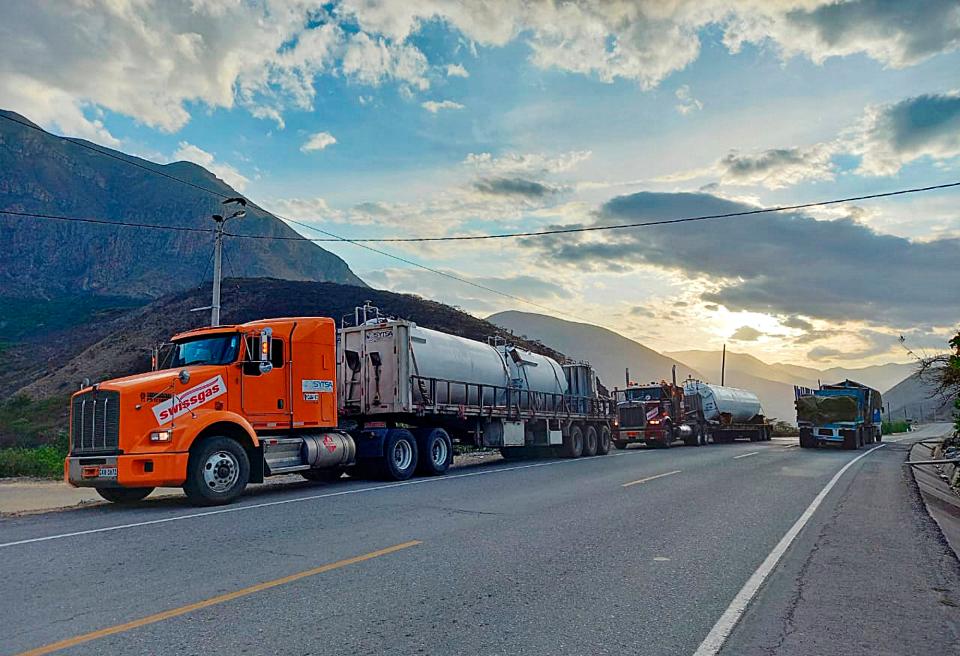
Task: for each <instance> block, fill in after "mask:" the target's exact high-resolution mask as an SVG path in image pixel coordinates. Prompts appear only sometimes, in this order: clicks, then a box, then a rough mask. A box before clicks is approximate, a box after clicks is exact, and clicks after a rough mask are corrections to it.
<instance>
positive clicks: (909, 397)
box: [883, 373, 954, 421]
mask: <svg viewBox="0 0 960 656" xmlns="http://www.w3.org/2000/svg"><path fill="white" fill-rule="evenodd" d="M883 404H884V406H885V407H886V408H887V409H888V410H889V416H890V417H891V418H893V419H913V420H915V421H923V420H926V421H929V420H931V419H941V420H944V421H947V420H950V419H951V417H952V416H953V412H954V408H953V403H952V401H951V400H950V399H947V398H945V397H943V396H940V395H938V394H937V393H936V386H935V385H934V384H933V383H931V382H930V381H929V380H924V379H921V378H920V374H917V373H914V374H913V375H911V376H908V377H907V378H905V379H904V380H902V381H900V382H899V383H897V384H896V385H894V386H893V387H892V388H890V389H889V390H887V391H886V392H884V394H883Z"/></svg>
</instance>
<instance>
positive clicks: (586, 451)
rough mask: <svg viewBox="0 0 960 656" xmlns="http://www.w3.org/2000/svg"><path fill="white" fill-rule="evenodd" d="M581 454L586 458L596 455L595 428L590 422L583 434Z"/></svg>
mask: <svg viewBox="0 0 960 656" xmlns="http://www.w3.org/2000/svg"><path fill="white" fill-rule="evenodd" d="M583 455H584V456H585V457H588V458H589V457H592V456H595V455H597V429H596V428H595V427H594V426H593V425H590V424H588V425H587V430H586V432H584V434H583Z"/></svg>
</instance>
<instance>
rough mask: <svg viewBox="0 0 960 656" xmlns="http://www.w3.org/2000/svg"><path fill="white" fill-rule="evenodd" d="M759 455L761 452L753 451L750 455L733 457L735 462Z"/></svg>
mask: <svg viewBox="0 0 960 656" xmlns="http://www.w3.org/2000/svg"><path fill="white" fill-rule="evenodd" d="M758 453H760V452H759V451H751V452H750V453H741V454H740V455H738V456H733V459H734V460H738V459H740V458H749V457H750V456H755V455H757V454H758Z"/></svg>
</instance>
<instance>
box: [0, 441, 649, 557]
mask: <svg viewBox="0 0 960 656" xmlns="http://www.w3.org/2000/svg"><path fill="white" fill-rule="evenodd" d="M645 453H651V451H645V450H632V451H631V452H630V453H627V452H624V453H611V454H608V455H606V456H594V457H592V458H577V459H575V460H551V461H549V462H535V463H531V464H529V465H515V466H513V467H499V468H497V469H485V470H483V471H476V472H468V473H466V474H453V475H450V476H439V477H436V478H417V479H414V480H412V481H400V482H398V483H387V484H385V485H374V486H372V487H364V488H359V489H351V490H342V491H340V492H328V493H326V494H314V495H311V496H307V497H296V498H294V499H281V500H279V501H266V502H264V503H255V504H250V505H247V506H230V507H228V508H220V509H218V510H207V511H205V512H197V513H190V514H188V515H176V516H174V517H164V518H162V519H150V520H147V521H143V522H133V523H130V524H119V525H116V526H104V527H101V528H91V529H87V530H85V531H73V532H72V533H59V534H56V535H46V536H43V537H39V538H28V539H26V540H15V541H13V542H2V543H0V549H3V548H6V547H15V546H17V545H21V544H33V543H35V542H48V541H50V540H61V539H63V538H72V537H77V536H80V535H93V534H95V533H109V532H111V531H122V530H124V529H128V528H138V527H140V526H154V525H156V524H168V523H170V522H179V521H181V520H184V519H195V518H197V517H210V516H212V515H224V514H226V513H234V512H241V511H244V510H255V509H257V508H269V507H271V506H282V505H285V504H288V503H302V502H304V501H316V500H317V499H329V498H331V497H342V496H346V495H348V494H361V493H363V492H376V491H379V490H388V489H390V488H394V487H404V486H407V485H423V484H426V483H442V482H443V481H450V480H455V479H458V478H468V477H471V476H486V475H487V474H498V473H500V472H509V471H517V470H520V469H533V468H535V467H551V466H553V465H569V464H573V463H583V462H591V461H594V460H597V459H600V458H607V457H618V456H621V457H622V456H627V455H635V454H636V455H639V454H645Z"/></svg>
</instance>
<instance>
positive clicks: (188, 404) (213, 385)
mask: <svg viewBox="0 0 960 656" xmlns="http://www.w3.org/2000/svg"><path fill="white" fill-rule="evenodd" d="M226 392H227V386H226V384H225V383H224V382H223V376H217V377H216V378H210V379H209V380H205V381H203V382H202V383H200V384H199V385H196V386H194V387H191V388H190V389H188V390H185V391H183V392H177V393H176V394H174V395H173V396H171V397H170V398H169V399H167V400H166V401H164V402H163V403H158V404H157V405H155V406H153V408H151V410H153V416H154V417H156V418H157V423H158V424H164V423H166V422H168V421H171V420H173V419H176V418H177V417H179V416H181V415H185V414H187V413H188V412H190V411H192V410H195V409H197V408H199V407H200V406H202V405H203V404H204V403H206V402H207V401H209V400H210V399H215V398H217V397H218V396H223V395H224V394H226Z"/></svg>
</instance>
